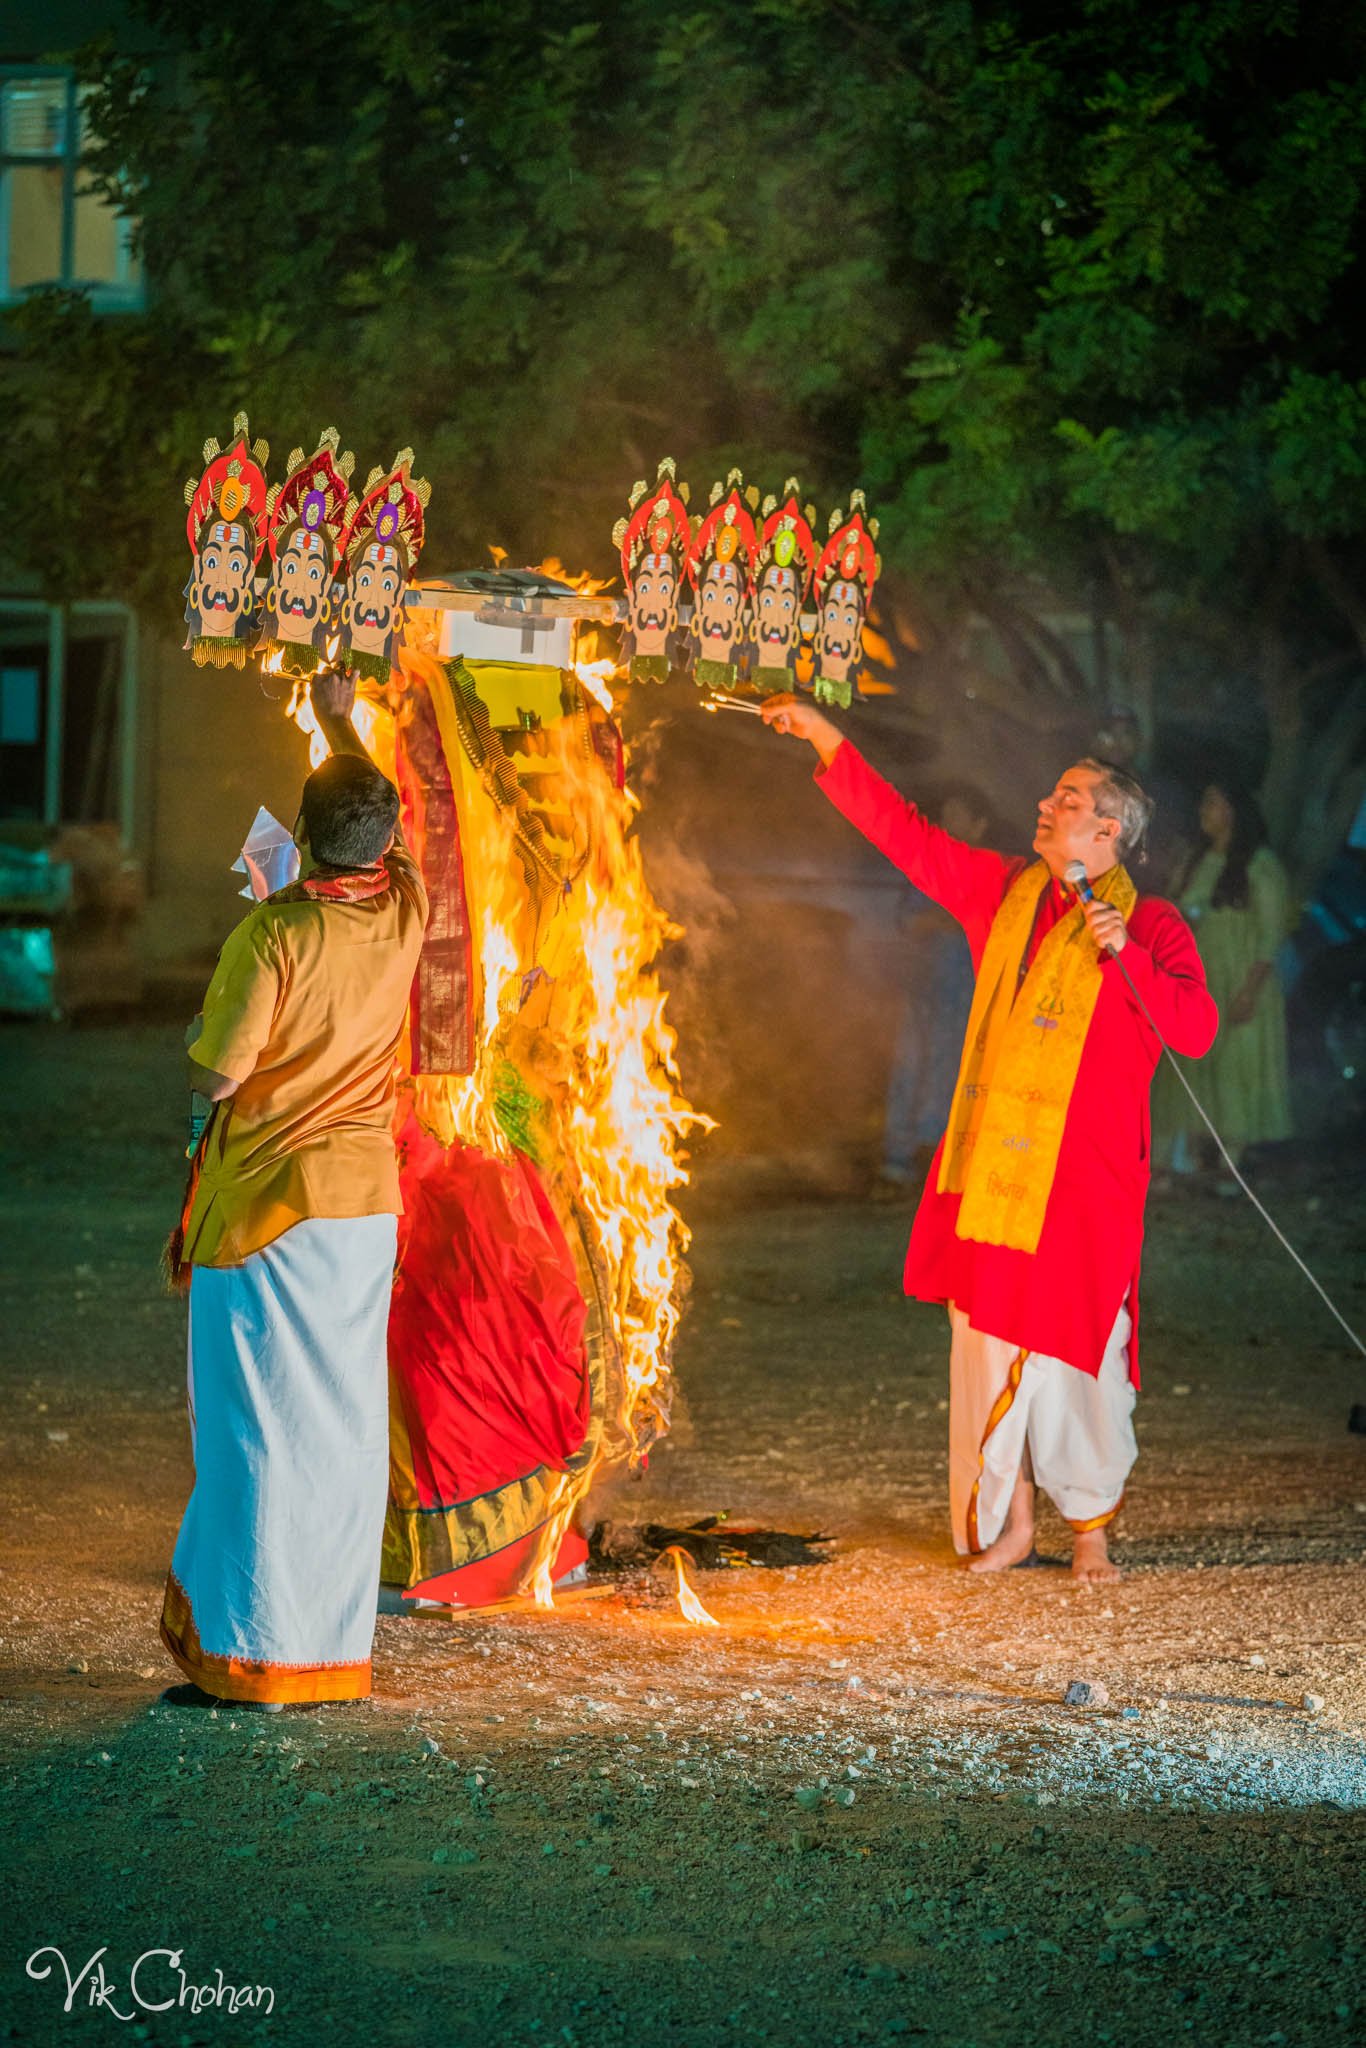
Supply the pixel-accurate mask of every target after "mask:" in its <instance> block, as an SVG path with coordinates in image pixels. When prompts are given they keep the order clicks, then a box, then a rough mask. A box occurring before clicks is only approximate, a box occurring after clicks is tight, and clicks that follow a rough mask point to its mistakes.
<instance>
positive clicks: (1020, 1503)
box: [968, 1451, 1034, 1572]
mask: <svg viewBox="0 0 1366 2048" xmlns="http://www.w3.org/2000/svg"><path fill="white" fill-rule="evenodd" d="M1028 1467H1029V1453H1028V1451H1026V1453H1025V1456H1024V1461H1023V1462H1022V1464H1021V1467H1020V1470H1019V1471H1018V1472H1017V1474H1016V1475H1015V1485H1014V1487H1013V1489H1012V1490H1011V1495H1010V1506H1009V1508H1008V1509H1007V1510H1006V1525H1005V1527H1004V1529H1002V1531H1001V1533H1000V1535H999V1536H998V1537H997V1538H996V1541H995V1542H994V1543H989V1544H988V1545H987V1547H986V1549H985V1550H983V1551H979V1552H978V1554H977V1556H976V1557H973V1558H970V1559H969V1560H968V1570H969V1571H970V1572H1005V1571H1009V1570H1010V1567H1011V1566H1012V1565H1015V1564H1023V1563H1024V1561H1025V1559H1026V1558H1027V1557H1028V1556H1029V1555H1030V1553H1031V1551H1032V1550H1033V1548H1034V1478H1033V1473H1032V1472H1031V1471H1030V1470H1029V1469H1028Z"/></svg>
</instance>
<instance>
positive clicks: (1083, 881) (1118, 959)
mask: <svg viewBox="0 0 1366 2048" xmlns="http://www.w3.org/2000/svg"><path fill="white" fill-rule="evenodd" d="M1063 880H1064V881H1065V882H1067V883H1069V884H1070V885H1071V887H1072V888H1074V889H1075V890H1076V892H1077V894H1078V896H1080V898H1081V900H1082V902H1083V903H1094V902H1095V901H1096V900H1097V899H1096V892H1095V890H1094V889H1093V888H1092V887H1091V883H1090V879H1089V877H1088V876H1087V873H1086V870H1085V868H1084V867H1083V866H1082V864H1081V862H1080V861H1079V860H1071V861H1069V862H1068V863H1067V866H1066V867H1065V868H1064V869H1063ZM1105 951H1106V952H1107V953H1108V954H1109V955H1110V958H1111V959H1112V960H1113V961H1114V962H1115V964H1116V965H1117V966H1118V968H1119V971H1120V973H1121V974H1122V975H1123V976H1124V979H1125V982H1126V983H1127V985H1128V989H1129V993H1130V995H1132V997H1133V999H1134V1001H1135V1002H1136V1003H1137V1004H1138V1007H1139V1009H1140V1010H1141V1011H1142V1012H1143V1015H1144V1016H1145V1017H1146V1018H1147V1020H1148V1023H1149V1024H1150V1025H1151V1027H1152V1031H1153V1035H1154V1037H1155V1038H1156V1039H1157V1042H1158V1044H1159V1045H1160V1046H1161V1048H1162V1050H1163V1052H1164V1053H1165V1054H1166V1055H1167V1063H1168V1065H1169V1066H1170V1067H1171V1070H1172V1072H1173V1073H1174V1074H1175V1076H1176V1078H1177V1080H1178V1081H1179V1082H1180V1083H1181V1086H1182V1087H1183V1088H1184V1089H1185V1091H1186V1093H1187V1095H1188V1096H1189V1097H1190V1099H1191V1103H1192V1105H1193V1107H1194V1109H1195V1112H1196V1115H1197V1116H1198V1117H1199V1118H1200V1121H1201V1123H1202V1124H1203V1125H1204V1126H1205V1129H1206V1130H1207V1131H1208V1132H1209V1134H1210V1136H1211V1137H1212V1138H1213V1140H1214V1142H1215V1144H1216V1145H1217V1146H1218V1148H1219V1156H1220V1158H1221V1159H1222V1160H1223V1162H1224V1164H1225V1166H1226V1167H1227V1168H1228V1170H1229V1172H1230V1173H1231V1174H1232V1176H1233V1178H1234V1180H1235V1181H1236V1182H1237V1183H1238V1186H1239V1187H1240V1188H1241V1189H1242V1191H1243V1193H1244V1194H1245V1195H1246V1196H1247V1198H1248V1200H1249V1202H1251V1204H1252V1206H1253V1208H1254V1209H1255V1210H1256V1211H1257V1214H1258V1215H1259V1216H1260V1217H1261V1219H1262V1221H1263V1223H1265V1225H1266V1227H1267V1229H1268V1230H1269V1231H1270V1232H1271V1234H1272V1236H1273V1237H1275V1238H1276V1239H1277V1240H1278V1241H1279V1242H1280V1243H1281V1244H1282V1245H1284V1247H1285V1249H1286V1250H1287V1251H1288V1252H1289V1254H1290V1256H1291V1258H1292V1259H1293V1260H1294V1261H1295V1264H1296V1265H1297V1266H1298V1267H1299V1269H1300V1271H1301V1272H1302V1273H1303V1275H1304V1277H1305V1279H1306V1280H1307V1281H1308V1282H1309V1285H1310V1286H1311V1287H1312V1288H1313V1290H1314V1292H1315V1293H1316V1294H1317V1295H1318V1297H1319V1300H1320V1301H1321V1302H1322V1303H1323V1305H1324V1307H1325V1308H1326V1309H1327V1310H1328V1313H1329V1314H1330V1315H1331V1316H1332V1317H1333V1318H1334V1319H1335V1321H1336V1322H1337V1323H1339V1324H1340V1325H1341V1327H1342V1329H1343V1330H1345V1331H1346V1333H1347V1335H1348V1336H1349V1337H1350V1338H1351V1340H1352V1342H1353V1344H1355V1345H1356V1348H1357V1350H1358V1351H1359V1352H1360V1353H1361V1355H1362V1357H1363V1358H1366V1344H1363V1342H1362V1341H1361V1338H1360V1337H1358V1335H1357V1333H1356V1331H1355V1330H1354V1329H1353V1328H1352V1326H1351V1324H1350V1323H1349V1322H1348V1320H1347V1318H1346V1316H1345V1315H1343V1313H1342V1311H1341V1309H1340V1308H1339V1307H1338V1305H1337V1303H1336V1302H1335V1301H1334V1300H1333V1299H1332V1296H1331V1295H1330V1294H1329V1293H1328V1291H1327V1289H1326V1288H1325V1287H1324V1286H1323V1284H1322V1282H1321V1281H1319V1280H1318V1279H1317V1278H1316V1277H1315V1275H1314V1274H1313V1273H1311V1272H1310V1270H1309V1268H1308V1266H1306V1264H1305V1263H1304V1260H1303V1259H1302V1258H1301V1257H1300V1255H1299V1253H1298V1252H1297V1251H1296V1250H1295V1247H1294V1245H1293V1244H1291V1242H1290V1239H1289V1238H1288V1237H1287V1236H1286V1234H1285V1232H1284V1231H1283V1230H1282V1229H1281V1227H1280V1225H1279V1223H1277V1221H1276V1219H1275V1217H1274V1216H1272V1215H1271V1214H1270V1213H1269V1211H1268V1210H1267V1209H1266V1207H1265V1206H1264V1205H1263V1203H1262V1202H1261V1201H1260V1200H1259V1199H1258V1197H1257V1196H1256V1195H1255V1194H1254V1193H1253V1192H1252V1189H1251V1188H1250V1187H1249V1186H1248V1184H1247V1182H1246V1181H1245V1180H1244V1179H1243V1176H1242V1174H1241V1173H1240V1172H1239V1171H1238V1168H1237V1167H1236V1166H1235V1164H1234V1162H1233V1159H1232V1157H1231V1156H1230V1153H1229V1149H1228V1146H1227V1145H1226V1144H1225V1143H1224V1141H1223V1139H1222V1138H1221V1137H1220V1136H1219V1133H1218V1131H1216V1130H1215V1128H1214V1125H1213V1124H1212V1123H1211V1121H1210V1119H1209V1117H1208V1115H1207V1114H1206V1112H1205V1106H1204V1104H1203V1103H1202V1102H1201V1100H1200V1098H1199V1096H1198V1095H1197V1094H1196V1092H1195V1090H1194V1089H1193V1088H1192V1087H1191V1084H1190V1082H1189V1081H1188V1080H1187V1079H1186V1077H1185V1075H1184V1074H1183V1073H1182V1071H1181V1069H1180V1067H1179V1066H1178V1064H1177V1060H1176V1055H1175V1053H1174V1052H1173V1051H1172V1049H1171V1047H1170V1046H1169V1045H1168V1043H1167V1041H1166V1039H1165V1038H1164V1037H1163V1036H1162V1033H1161V1032H1160V1031H1159V1030H1158V1028H1157V1023H1156V1021H1155V1019H1154V1017H1153V1013H1152V1011H1151V1010H1150V1009H1149V1008H1148V1005H1147V1004H1146V1003H1145V1002H1144V1000H1143V997H1142V996H1141V995H1140V994H1139V991H1138V989H1137V987H1136V986H1135V983H1134V978H1133V976H1132V974H1130V972H1129V970H1128V968H1127V967H1126V966H1125V965H1124V955H1123V953H1122V952H1119V953H1117V952H1116V951H1115V949H1114V947H1113V946H1107V947H1106V948H1105Z"/></svg>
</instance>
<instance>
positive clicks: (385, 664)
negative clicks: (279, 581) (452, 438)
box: [340, 448, 432, 677]
mask: <svg viewBox="0 0 1366 2048" xmlns="http://www.w3.org/2000/svg"><path fill="white" fill-rule="evenodd" d="M412 459H413V451H412V449H411V448H402V449H400V450H399V453H398V456H397V457H396V459H395V462H394V466H393V468H392V469H391V470H389V471H387V472H386V471H384V470H381V469H372V470H371V472H370V474H369V476H368V477H367V478H366V480H365V494H364V496H363V497H362V499H361V501H360V503H359V505H357V507H356V509H355V512H354V513H353V514H352V517H351V523H350V525H349V526H348V527H347V529H346V532H345V534H344V535H343V536H342V543H341V552H342V558H343V566H344V569H345V575H346V591H345V595H344V597H343V599H342V604H341V614H340V623H341V646H342V655H341V658H342V660H343V661H344V662H346V663H347V664H348V666H350V667H352V668H359V669H362V670H364V671H365V672H366V673H367V674H370V675H377V676H381V677H387V676H388V673H389V670H390V669H391V668H392V667H393V663H394V653H395V648H396V646H397V643H398V639H399V636H400V634H401V632H402V627H403V597H404V593H405V591H406V590H407V588H408V579H409V577H410V576H411V575H412V573H413V568H414V566H415V564H416V562H417V558H418V556H419V555H420V554H421V552H422V541H423V535H424V531H425V528H424V522H423V516H422V515H423V510H424V508H425V506H426V505H427V502H428V500H429V499H430V497H431V494H432V491H431V485H430V484H429V483H428V482H427V481H426V479H425V477H414V478H411V479H410V477H409V475H408V465H409V464H410V463H411V461H412Z"/></svg>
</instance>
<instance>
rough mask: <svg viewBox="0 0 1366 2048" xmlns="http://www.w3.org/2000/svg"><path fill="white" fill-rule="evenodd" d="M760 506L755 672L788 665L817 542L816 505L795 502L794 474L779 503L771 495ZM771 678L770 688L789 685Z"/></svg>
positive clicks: (798, 632) (798, 631)
mask: <svg viewBox="0 0 1366 2048" xmlns="http://www.w3.org/2000/svg"><path fill="white" fill-rule="evenodd" d="M763 509H764V523H763V527H762V529H761V531H760V534H759V550H758V560H757V564H756V568H755V578H754V582H755V591H754V644H755V647H756V649H757V650H758V656H759V660H758V668H757V671H756V674H757V675H758V676H759V677H766V676H767V675H771V674H772V672H773V671H775V670H779V669H781V670H786V669H789V668H790V667H791V666H792V662H793V658H794V656H795V655H796V652H797V642H798V640H799V639H800V637H801V614H802V607H803V605H804V604H805V603H806V599H807V593H808V592H809V590H810V588H811V572H812V570H813V568H814V567H815V561H816V542H815V539H814V536H813V535H812V532H811V521H812V520H813V519H814V518H815V516H816V515H815V508H814V507H813V506H811V505H800V504H799V503H798V502H797V482H796V479H795V477H789V478H788V480H787V482H786V483H785V484H784V485H783V502H782V504H779V502H778V500H777V499H776V498H765V500H764V508H763ZM751 680H753V678H751ZM773 682H774V687H778V686H779V685H781V686H782V687H784V688H786V687H789V685H788V684H785V683H782V679H781V677H776V676H774V677H773Z"/></svg>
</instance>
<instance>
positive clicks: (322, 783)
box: [301, 754, 398, 868]
mask: <svg viewBox="0 0 1366 2048" xmlns="http://www.w3.org/2000/svg"><path fill="white" fill-rule="evenodd" d="M301 809H302V811H303V814H304V827H305V829H306V831H307V833H308V844H309V848H310V850H311V852H312V854H313V858H314V859H315V860H319V861H325V862H326V863H327V865H328V866H329V867H334V868H370V867H373V866H374V865H375V863H376V861H378V860H379V859H380V857H381V855H382V854H383V852H384V850H385V848H386V847H387V846H388V844H389V841H390V840H391V839H392V837H393V834H394V827H395V826H396V825H397V824H398V791H397V790H396V789H395V788H394V785H393V783H392V782H390V780H389V778H388V776H387V775H381V774H380V772H379V769H378V768H376V766H375V764H374V762H373V761H362V760H361V758H360V756H359V754H333V755H332V756H331V757H330V758H329V759H328V760H326V761H324V762H323V764H322V766H321V768H315V769H314V770H313V773H312V774H311V775H310V776H309V778H308V780H307V782H306V783H305V784H304V793H303V797H302V799H301Z"/></svg>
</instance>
